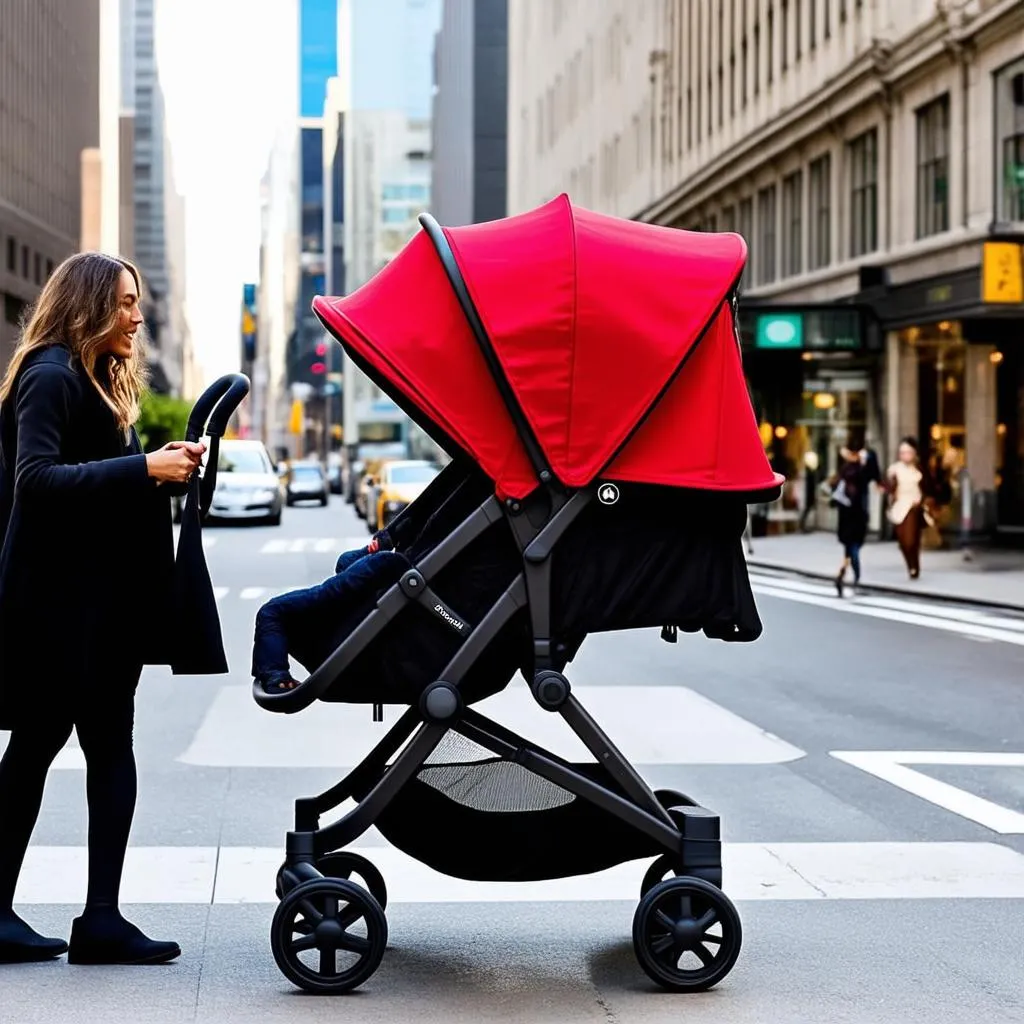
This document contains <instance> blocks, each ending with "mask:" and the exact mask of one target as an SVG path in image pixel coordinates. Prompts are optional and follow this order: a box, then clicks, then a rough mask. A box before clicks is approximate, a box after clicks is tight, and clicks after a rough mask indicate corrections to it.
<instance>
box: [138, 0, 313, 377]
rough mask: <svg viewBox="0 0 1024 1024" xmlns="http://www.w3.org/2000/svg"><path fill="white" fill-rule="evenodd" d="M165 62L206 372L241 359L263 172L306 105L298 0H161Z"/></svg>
mask: <svg viewBox="0 0 1024 1024" xmlns="http://www.w3.org/2000/svg"><path fill="white" fill-rule="evenodd" d="M156 34H157V39H156V48H157V62H158V64H159V67H160V77H161V83H162V85H163V89H164V97H165V103H166V118H167V131H168V135H169V137H170V143H171V148H172V152H173V158H174V168H175V176H176V179H177V181H176V184H177V188H178V191H179V192H180V193H182V194H183V195H184V197H185V201H186V226H185V246H186V275H187V276H186V292H187V301H188V320H189V325H190V327H191V330H192V340H193V345H194V347H195V351H196V354H197V357H198V359H199V361H200V363H201V364H202V370H203V374H204V376H205V378H206V381H207V383H209V382H210V381H211V380H213V379H214V378H215V377H217V376H219V375H220V374H222V373H228V372H231V371H236V370H237V369H238V363H239V345H240V339H239V316H240V305H239V304H240V302H241V296H242V285H243V283H245V282H247V281H256V280H257V279H258V273H259V244H260V179H261V178H262V176H263V173H264V171H265V170H266V167H267V160H268V157H269V153H270V147H271V144H272V141H273V138H274V136H275V134H276V132H277V131H278V129H279V128H280V126H281V125H282V124H283V123H285V122H286V121H287V119H288V118H289V117H291V118H294V117H295V115H296V112H297V104H298V99H297V71H296V60H297V46H298V43H297V21H296V5H295V0H161V2H160V3H159V4H158V8H157V20H156Z"/></svg>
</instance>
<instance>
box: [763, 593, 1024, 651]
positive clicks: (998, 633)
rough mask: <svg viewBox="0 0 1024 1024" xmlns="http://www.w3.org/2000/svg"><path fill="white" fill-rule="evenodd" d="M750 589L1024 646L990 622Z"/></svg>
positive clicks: (1018, 636) (1022, 639) (1023, 636)
mask: <svg viewBox="0 0 1024 1024" xmlns="http://www.w3.org/2000/svg"><path fill="white" fill-rule="evenodd" d="M753 589H754V593H755V594H764V595H766V596H768V597H778V598H781V599H782V600H784V601H797V602H799V603H800V604H812V605H815V606H816V607H818V608H829V609H832V610H834V611H840V612H845V613H847V614H849V615H866V616H868V617H869V618H873V619H884V620H885V621H887V622H902V623H905V624H906V625H910V626H924V627H925V628H926V629H941V630H944V631H945V632H947V633H958V634H960V635H962V636H969V637H985V638H987V639H989V640H999V641H1001V642H1002V643H1007V644H1016V645H1017V646H1019V647H1024V633H1016V632H1012V631H1010V630H1007V629H996V628H994V627H991V626H983V625H981V624H980V623H973V622H956V621H952V620H949V619H938V618H935V617H933V616H931V615H918V614H916V613H914V612H902V611H894V610H891V609H883V608H871V607H868V606H866V605H863V604H861V603H860V602H859V601H852V600H851V601H847V600H843V599H841V598H838V597H833V598H827V597H820V598H819V597H813V596H811V595H810V594H803V593H799V592H797V591H793V590H787V589H785V588H782V587H776V586H765V585H764V584H762V583H758V582H755V583H754V584H753Z"/></svg>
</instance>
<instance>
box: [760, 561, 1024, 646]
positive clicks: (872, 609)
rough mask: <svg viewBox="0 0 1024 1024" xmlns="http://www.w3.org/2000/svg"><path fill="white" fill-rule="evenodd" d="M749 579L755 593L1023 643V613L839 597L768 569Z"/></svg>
mask: <svg viewBox="0 0 1024 1024" xmlns="http://www.w3.org/2000/svg"><path fill="white" fill-rule="evenodd" d="M750 580H751V584H752V586H753V588H754V593H755V594H759V595H764V596H767V597H776V598H780V599H782V600H784V601H796V602H799V603H801V604H810V605H816V606H818V607H820V608H828V609H831V610H833V611H837V612H841V613H844V614H848V615H860V616H866V617H869V618H874V619H883V620H886V621H889V622H899V623H903V624H905V625H911V626H921V627H923V628H925V629H938V630H943V631H945V632H947V633H956V634H958V635H960V636H964V637H968V638H969V639H972V640H979V641H995V642H1000V643H1007V644H1016V645H1018V646H1024V616H1012V615H1010V614H1006V613H999V612H996V611H985V610H983V609H978V608H968V607H962V606H958V605H944V604H939V603H936V602H928V601H920V600H914V599H913V598H902V597H900V598H896V597H880V596H875V595H867V594H849V595H848V596H845V597H842V598H840V597H839V596H838V595H837V594H836V591H835V588H834V587H832V586H830V585H826V584H824V583H813V582H809V581H805V580H795V579H790V578H788V577H784V576H775V575H769V574H766V573H753V572H752V573H751V574H750Z"/></svg>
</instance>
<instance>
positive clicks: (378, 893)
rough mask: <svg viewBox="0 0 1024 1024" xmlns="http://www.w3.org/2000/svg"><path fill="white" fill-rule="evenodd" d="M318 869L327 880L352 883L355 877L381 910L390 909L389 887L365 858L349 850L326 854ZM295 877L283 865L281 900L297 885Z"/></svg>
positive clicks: (279, 879) (277, 885)
mask: <svg viewBox="0 0 1024 1024" xmlns="http://www.w3.org/2000/svg"><path fill="white" fill-rule="evenodd" d="M316 869H317V871H319V872H320V874H321V875H323V876H324V877H325V878H341V879H344V880H345V881H346V882H350V881H352V876H353V875H355V881H356V884H357V885H361V886H362V887H363V888H364V889H366V890H367V891H368V892H369V893H370V895H371V896H372V897H373V898H374V899H375V900H376V901H377V902H378V903H379V904H380V909H381V910H387V907H388V887H387V885H386V884H385V882H384V876H383V875H382V874H381V873H380V872H379V871H378V870H377V868H376V867H375V866H374V865H373V864H372V863H371V862H370V861H368V860H367V859H366V858H365V857H361V856H360V855H359V854H358V853H350V852H349V851H348V850H338V851H336V852H335V853H326V854H324V855H323V856H322V857H321V858H320V859H319V860H317V862H316ZM296 884H297V883H296V879H295V876H294V875H291V876H290V877H289V873H288V865H287V864H282V865H281V867H280V868H279V869H278V872H277V881H276V883H275V887H274V888H275V892H276V893H277V898H278V899H279V900H282V899H284V896H285V893H286V892H288V891H289V890H291V889H292V888H294V886H295V885H296Z"/></svg>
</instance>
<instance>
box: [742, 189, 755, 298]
mask: <svg viewBox="0 0 1024 1024" xmlns="http://www.w3.org/2000/svg"><path fill="white" fill-rule="evenodd" d="M739 233H740V234H741V235H742V236H743V240H744V241H745V242H746V243H747V265H746V267H744V269H743V277H742V278H741V279H740V285H741V286H742V287H746V285H747V284H749V282H750V278H751V276H752V275H753V273H754V263H755V260H754V200H753V199H741V200H740V224H739Z"/></svg>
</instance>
